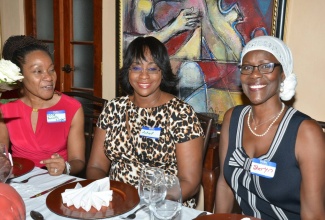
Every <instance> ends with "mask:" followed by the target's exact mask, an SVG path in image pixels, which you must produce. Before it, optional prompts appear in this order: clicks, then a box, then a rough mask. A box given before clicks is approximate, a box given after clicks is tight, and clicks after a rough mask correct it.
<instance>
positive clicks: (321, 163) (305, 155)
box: [296, 120, 325, 220]
mask: <svg viewBox="0 0 325 220" xmlns="http://www.w3.org/2000/svg"><path fill="white" fill-rule="evenodd" d="M296 158H297V161H298V163H299V168H300V171H301V175H302V182H301V188H300V198H301V213H300V214H301V219H304V220H306V219H323V218H324V216H325V172H324V167H325V136H324V133H323V131H322V129H321V128H320V126H319V125H318V124H317V122H316V121H313V120H305V121H303V122H302V123H301V125H300V127H299V130H298V136H297V141H296Z"/></svg>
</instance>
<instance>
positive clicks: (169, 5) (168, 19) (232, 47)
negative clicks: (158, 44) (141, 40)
mask: <svg viewBox="0 0 325 220" xmlns="http://www.w3.org/2000/svg"><path fill="white" fill-rule="evenodd" d="M285 11H286V0H264V1H258V0H252V1H247V0H215V1H213V0H182V1H179V0H151V1H148V0H138V1H133V0H117V2H116V21H117V22H116V32H117V48H116V61H117V63H116V67H117V74H118V72H119V69H120V68H121V67H122V64H123V53H124V50H125V49H126V47H127V45H128V44H129V43H130V42H131V41H132V40H133V39H135V38H136V37H138V36H148V35H152V36H158V37H157V38H158V39H160V40H161V41H162V42H163V43H164V44H165V46H166V48H167V50H168V53H169V56H170V59H171V64H172V68H173V71H174V73H175V74H177V75H178V76H179V78H180V81H179V87H178V90H179V93H178V94H177V95H178V97H180V98H181V99H183V100H184V101H186V102H187V103H189V104H191V105H192V106H193V108H194V110H195V111H196V112H202V113H208V114H214V115H216V116H217V118H218V119H217V121H218V123H221V122H222V120H223V114H224V113H225V111H227V110H228V109H229V108H231V107H233V106H235V105H239V104H243V103H245V102H246V101H245V98H244V96H243V93H242V91H241V86H240V82H239V70H238V68H237V65H238V62H239V59H240V52H241V50H242V48H243V46H245V44H246V43H247V42H248V41H249V40H250V39H252V38H253V37H255V36H260V35H272V36H275V37H278V38H280V39H283V35H284V24H285ZM192 14H196V15H197V17H196V18H197V20H193V19H192V23H187V24H186V25H183V26H182V25H181V21H184V17H186V18H188V17H187V15H192ZM182 16H183V17H182ZM181 19H183V20H181ZM184 22H185V21H184ZM195 22H196V23H195ZM176 24H177V25H178V26H177V25H176ZM191 25H192V26H193V28H192V29H191V28H190V27H191ZM166 30H168V31H166ZM164 31H165V32H164ZM117 79H118V77H117ZM116 88H117V89H116V96H120V95H122V94H123V92H122V91H121V88H120V86H119V82H118V80H117V81H116Z"/></svg>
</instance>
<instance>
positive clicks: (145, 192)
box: [138, 167, 164, 204]
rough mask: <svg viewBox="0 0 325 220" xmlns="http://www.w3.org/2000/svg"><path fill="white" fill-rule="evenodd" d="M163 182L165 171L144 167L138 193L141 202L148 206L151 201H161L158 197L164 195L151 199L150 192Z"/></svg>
mask: <svg viewBox="0 0 325 220" xmlns="http://www.w3.org/2000/svg"><path fill="white" fill-rule="evenodd" d="M161 181H164V171H163V170H162V169H160V168H158V167H144V168H143V169H142V170H141V173H140V176H139V185H138V193H139V197H140V200H141V202H144V203H146V204H149V203H150V199H152V200H153V199H156V200H157V199H159V198H157V197H158V196H164V195H158V194H157V195H155V198H154V197H152V198H150V191H151V189H152V187H153V186H156V185H157V184H160V182H161Z"/></svg>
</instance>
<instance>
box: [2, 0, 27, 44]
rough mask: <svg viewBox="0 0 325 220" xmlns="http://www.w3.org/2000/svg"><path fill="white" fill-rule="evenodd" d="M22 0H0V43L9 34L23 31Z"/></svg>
mask: <svg viewBox="0 0 325 220" xmlns="http://www.w3.org/2000/svg"><path fill="white" fill-rule="evenodd" d="M23 5H24V3H23V0H0V19H1V29H2V30H1V32H0V33H2V34H1V38H0V39H1V40H2V41H1V45H3V42H4V41H5V40H6V39H7V38H8V37H9V36H11V35H15V34H24V33H25V20H24V7H23Z"/></svg>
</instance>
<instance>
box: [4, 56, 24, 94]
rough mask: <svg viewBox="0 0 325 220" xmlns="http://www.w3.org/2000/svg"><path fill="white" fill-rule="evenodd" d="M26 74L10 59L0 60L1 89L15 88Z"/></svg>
mask: <svg viewBox="0 0 325 220" xmlns="http://www.w3.org/2000/svg"><path fill="white" fill-rule="evenodd" d="M23 78H24V76H23V75H22V74H21V72H20V68H19V67H18V66H17V65H16V64H14V63H13V62H11V61H10V60H5V59H1V60H0V90H11V89H14V88H15V86H12V85H15V84H17V82H18V81H20V82H21V81H22V79H23Z"/></svg>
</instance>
